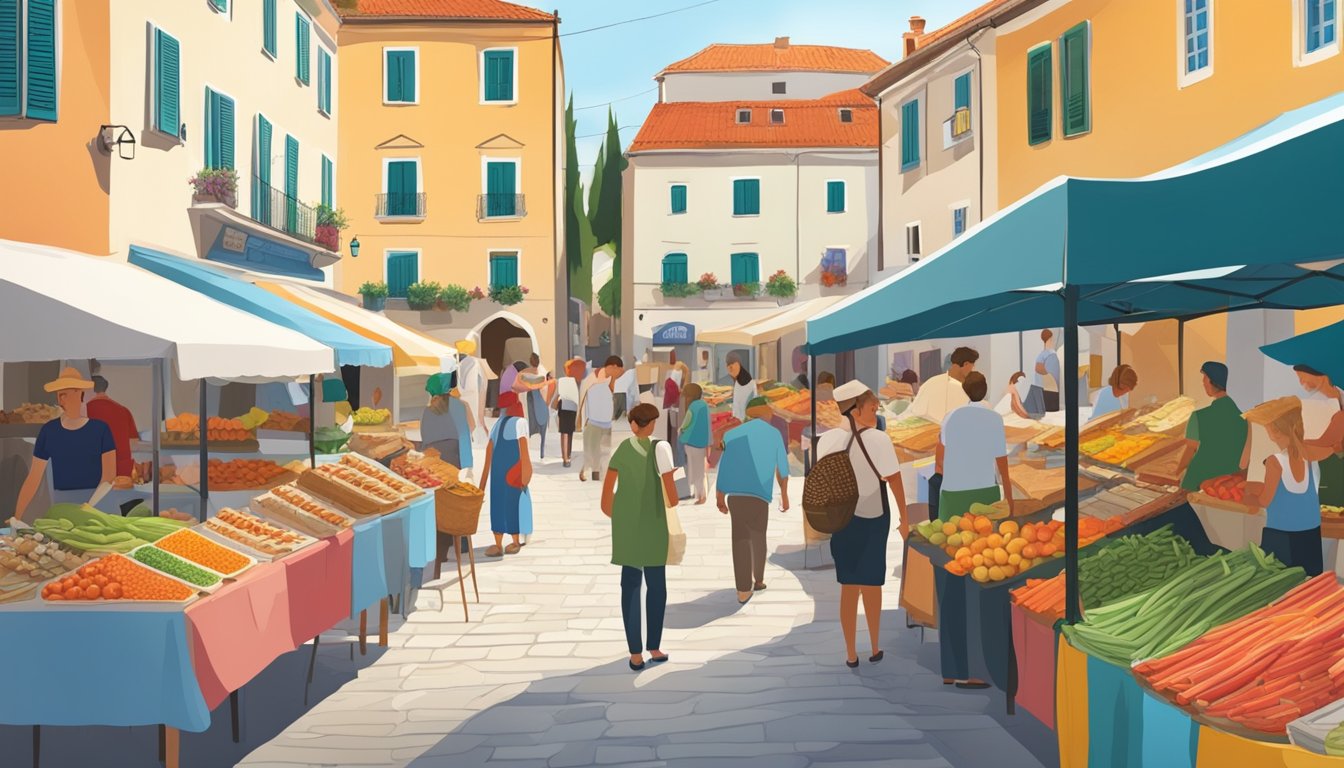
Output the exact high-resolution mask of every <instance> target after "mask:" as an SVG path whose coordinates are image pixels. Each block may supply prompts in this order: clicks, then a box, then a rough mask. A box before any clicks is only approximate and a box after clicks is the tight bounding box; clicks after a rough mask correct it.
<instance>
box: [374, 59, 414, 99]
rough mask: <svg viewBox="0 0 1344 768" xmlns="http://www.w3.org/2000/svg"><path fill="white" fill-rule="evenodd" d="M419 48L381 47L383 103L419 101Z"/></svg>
mask: <svg viewBox="0 0 1344 768" xmlns="http://www.w3.org/2000/svg"><path fill="white" fill-rule="evenodd" d="M419 53H420V52H419V50H417V49H415V48H384V49H383V84H384V87H383V103H384V104H415V103H418V102H419V101H420V91H419V90H418V88H419V80H420V60H419Z"/></svg>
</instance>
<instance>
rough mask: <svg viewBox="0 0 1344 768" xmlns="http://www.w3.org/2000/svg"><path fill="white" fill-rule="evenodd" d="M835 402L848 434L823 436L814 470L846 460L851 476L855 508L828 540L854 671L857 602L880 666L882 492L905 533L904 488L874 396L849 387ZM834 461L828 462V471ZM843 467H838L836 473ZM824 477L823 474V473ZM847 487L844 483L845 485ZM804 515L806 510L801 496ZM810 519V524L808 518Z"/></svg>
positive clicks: (885, 520)
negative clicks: (834, 457)
mask: <svg viewBox="0 0 1344 768" xmlns="http://www.w3.org/2000/svg"><path fill="white" fill-rule="evenodd" d="M835 399H836V402H837V404H838V405H839V406H840V413H841V415H843V416H844V417H845V419H846V422H847V428H845V427H843V426H842V428H841V429H832V430H829V431H827V432H826V433H825V434H823V435H822V436H821V438H820V439H819V440H818V441H817V456H818V457H819V460H818V464H817V467H814V468H813V472H817V471H818V470H820V469H821V462H822V461H826V457H827V456H831V455H837V456H838V455H845V454H848V462H847V463H848V465H849V466H848V469H850V470H851V471H852V472H853V479H854V483H855V485H856V490H857V491H858V494H857V503H855V505H854V512H853V517H852V518H851V519H850V520H849V522H848V523H845V524H843V525H842V526H841V527H840V528H839V529H838V530H835V531H834V532H833V533H832V535H831V556H832V557H833V558H834V559H835V579H836V581H838V582H840V628H841V630H842V631H843V632H844V635H845V652H846V655H845V664H846V665H847V666H848V667H850V668H851V669H853V668H855V667H857V666H859V654H858V651H857V650H856V648H855V643H856V639H857V638H856V636H857V634H858V623H859V600H860V599H862V600H863V612H864V614H865V615H866V616H867V617H868V637H869V639H870V640H871V641H872V650H873V653H872V655H871V656H869V657H868V661H870V662H872V663H874V664H876V663H877V662H879V661H881V660H882V657H883V652H882V647H881V644H880V643H879V641H878V640H879V635H880V630H881V626H882V586H883V585H884V584H885V583H886V578H887V537H888V536H889V535H890V533H891V502H890V500H889V499H888V498H887V488H890V489H891V492H892V494H893V495H894V496H895V497H896V507H897V509H898V510H899V511H900V523H901V530H902V531H904V530H906V514H905V486H904V485H903V484H902V482H901V466H900V461H899V460H898V459H897V458H896V449H895V448H893V447H892V444H891V440H890V439H889V438H888V437H887V436H886V433H884V432H882V430H880V429H877V411H878V406H879V403H878V400H877V395H874V394H873V391H872V390H871V389H869V388H868V387H866V386H865V385H864V384H863V383H861V382H858V381H850V382H848V383H846V384H844V385H843V386H841V387H839V388H837V389H836V390H835ZM834 461H835V460H832V461H830V462H827V466H828V467H829V466H830V465H831V464H832V463H833V462H834ZM844 469H845V467H843V466H842V467H840V470H841V473H842V474H843V470H844ZM823 471H825V470H823ZM846 484H847V483H846ZM803 505H804V509H807V507H808V498H807V493H806V490H805V491H804V500H803ZM809 519H810V518H809Z"/></svg>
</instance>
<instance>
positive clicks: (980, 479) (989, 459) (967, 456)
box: [938, 402, 1008, 491]
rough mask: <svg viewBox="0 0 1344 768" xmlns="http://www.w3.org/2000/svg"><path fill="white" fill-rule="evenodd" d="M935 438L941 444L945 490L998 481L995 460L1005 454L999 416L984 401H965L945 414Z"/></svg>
mask: <svg viewBox="0 0 1344 768" xmlns="http://www.w3.org/2000/svg"><path fill="white" fill-rule="evenodd" d="M938 439H939V440H940V441H941V442H942V444H943V490H944V491H974V490H979V489H981V488H992V487H994V486H995V485H997V484H998V473H997V467H996V466H995V463H994V462H995V460H996V459H999V458H1001V457H1003V456H1007V455H1008V440H1007V438H1006V436H1005V434H1004V429H1003V417H1002V416H1000V415H999V414H997V413H995V412H994V411H993V410H992V409H991V408H989V407H988V406H986V405H985V404H984V403H983V402H980V403H968V404H967V405H963V406H962V407H960V408H958V409H956V410H955V411H953V412H952V413H949V414H948V415H947V418H946V419H945V420H944V421H943V429H942V432H941V434H939V436H938Z"/></svg>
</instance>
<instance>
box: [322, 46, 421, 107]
mask: <svg viewBox="0 0 1344 768" xmlns="http://www.w3.org/2000/svg"><path fill="white" fill-rule="evenodd" d="M323 53H325V54H327V58H328V59H330V60H331V83H330V85H329V87H330V88H331V103H330V104H328V105H327V109H328V110H329V111H327V112H323V111H322V97H321V94H322V54H323ZM313 64H315V65H316V66H314V67H313V68H314V69H316V70H317V76H316V77H314V78H313V79H314V80H315V81H317V96H318V100H317V114H319V115H322V116H323V117H325V118H328V119H330V118H331V116H332V115H334V114H336V54H335V52H333V51H328V50H327V47H326V46H325V45H323V44H321V43H318V44H317V45H314V46H313ZM415 83H416V85H415V87H416V88H417V89H418V88H419V87H420V78H419V77H417V78H416V79H415ZM383 90H384V94H383V95H384V96H386V95H387V94H386V90H387V83H386V81H384V83H383Z"/></svg>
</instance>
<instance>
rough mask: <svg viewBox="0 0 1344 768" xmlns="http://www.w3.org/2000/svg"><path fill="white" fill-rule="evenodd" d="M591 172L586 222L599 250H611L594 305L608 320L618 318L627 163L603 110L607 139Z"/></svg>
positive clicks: (613, 126) (610, 119) (618, 136)
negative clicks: (608, 274) (608, 267)
mask: <svg viewBox="0 0 1344 768" xmlns="http://www.w3.org/2000/svg"><path fill="white" fill-rule="evenodd" d="M597 162H598V165H597V167H596V168H595V169H594V170H593V188H592V189H590V190H589V191H588V219H589V221H591V222H592V227H593V236H594V238H595V239H596V241H597V244H598V246H599V247H601V246H604V245H607V246H610V248H611V254H612V265H611V279H610V280H609V281H607V284H606V285H604V286H602V288H601V290H599V291H598V304H599V306H601V308H602V310H603V312H605V313H606V314H607V315H609V316H610V317H613V318H616V317H620V316H621V262H622V260H623V256H622V254H621V183H622V182H621V176H622V174H623V173H624V171H625V168H626V166H627V165H629V161H627V160H626V159H625V153H624V152H622V151H621V132H620V129H619V128H618V127H617V125H616V115H615V113H614V112H612V111H611V109H610V108H608V109H607V137H606V141H605V142H604V144H603V146H602V149H601V150H600V151H599V153H598V159H597Z"/></svg>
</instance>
